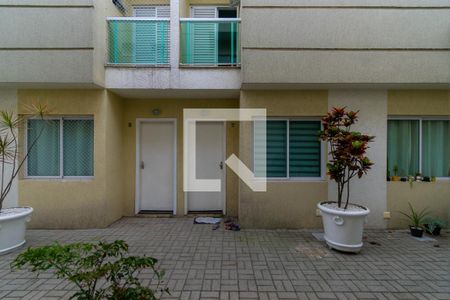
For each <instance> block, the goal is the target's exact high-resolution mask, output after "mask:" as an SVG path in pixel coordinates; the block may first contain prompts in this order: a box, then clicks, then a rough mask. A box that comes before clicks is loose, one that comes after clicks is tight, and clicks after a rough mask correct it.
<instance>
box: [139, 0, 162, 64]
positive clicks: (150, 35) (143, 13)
mask: <svg viewBox="0 0 450 300" xmlns="http://www.w3.org/2000/svg"><path fill="white" fill-rule="evenodd" d="M134 16H135V17H146V18H169V17H170V8H169V6H138V7H135V8H134ZM169 33H170V31H169V22H167V21H154V20H142V21H141V20H140V21H136V24H135V43H134V44H135V51H134V63H135V64H150V65H153V64H168V63H169V41H170V38H169Z"/></svg>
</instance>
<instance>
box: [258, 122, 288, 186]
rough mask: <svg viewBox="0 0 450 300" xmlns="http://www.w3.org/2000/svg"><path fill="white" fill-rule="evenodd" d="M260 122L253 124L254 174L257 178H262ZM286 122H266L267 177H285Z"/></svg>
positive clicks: (262, 162)
mask: <svg viewBox="0 0 450 300" xmlns="http://www.w3.org/2000/svg"><path fill="white" fill-rule="evenodd" d="M258 123H259V124H261V122H255V132H254V135H255V136H254V139H255V149H254V153H255V159H254V164H255V165H254V172H255V174H256V176H257V177H261V176H264V175H263V174H264V172H263V171H264V161H263V157H264V156H263V152H262V151H261V148H262V145H263V142H262V139H263V135H262V132H263V131H262V130H259V128H260V125H257V124H258ZM286 130H287V122H286V121H267V125H266V174H267V177H269V178H271V177H287V132H286Z"/></svg>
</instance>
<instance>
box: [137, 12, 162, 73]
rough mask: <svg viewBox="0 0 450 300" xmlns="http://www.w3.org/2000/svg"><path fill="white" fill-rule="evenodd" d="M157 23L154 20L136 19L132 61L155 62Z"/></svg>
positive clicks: (141, 62)
mask: <svg viewBox="0 0 450 300" xmlns="http://www.w3.org/2000/svg"><path fill="white" fill-rule="evenodd" d="M156 29H157V24H156V23H154V22H147V21H137V22H136V24H135V32H136V35H135V37H136V41H135V56H134V63H136V64H156V62H157V51H156V45H157V34H156Z"/></svg>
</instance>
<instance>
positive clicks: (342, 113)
mask: <svg viewBox="0 0 450 300" xmlns="http://www.w3.org/2000/svg"><path fill="white" fill-rule="evenodd" d="M358 113H359V111H356V112H355V111H346V108H345V107H344V108H336V107H335V108H333V109H332V110H331V112H329V113H328V114H327V115H326V116H325V117H323V118H322V126H323V130H322V131H321V132H320V139H321V140H323V141H326V142H328V145H329V147H330V148H329V150H330V152H329V154H330V156H331V159H330V161H329V162H328V163H327V168H328V173H327V175H329V176H330V179H332V180H334V181H336V183H337V185H338V206H339V207H341V206H342V198H343V195H344V191H345V190H346V192H347V194H346V203H345V207H344V209H347V207H348V203H349V199H350V181H351V179H352V178H354V177H355V176H358V178H361V177H362V176H363V175H364V174H367V172H368V170H370V168H371V167H372V165H373V163H372V162H371V161H370V159H369V158H368V157H367V156H366V152H367V149H368V148H369V143H370V142H372V141H373V140H374V139H375V137H374V136H369V135H364V134H361V133H360V132H357V131H351V127H352V125H354V124H355V123H356V122H357V121H358Z"/></svg>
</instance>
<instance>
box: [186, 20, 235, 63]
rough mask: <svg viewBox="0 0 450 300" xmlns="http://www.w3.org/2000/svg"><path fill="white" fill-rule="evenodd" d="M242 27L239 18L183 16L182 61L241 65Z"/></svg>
mask: <svg viewBox="0 0 450 300" xmlns="http://www.w3.org/2000/svg"><path fill="white" fill-rule="evenodd" d="M239 29H240V20H239V19H182V20H181V28H180V34H181V57H180V63H181V65H186V66H238V65H240V63H241V57H240V31H239Z"/></svg>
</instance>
